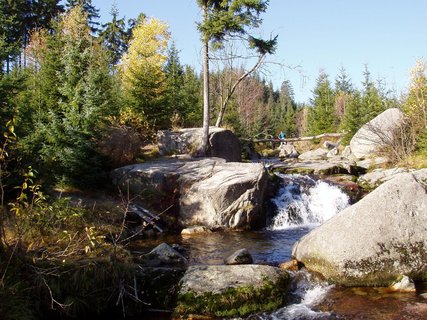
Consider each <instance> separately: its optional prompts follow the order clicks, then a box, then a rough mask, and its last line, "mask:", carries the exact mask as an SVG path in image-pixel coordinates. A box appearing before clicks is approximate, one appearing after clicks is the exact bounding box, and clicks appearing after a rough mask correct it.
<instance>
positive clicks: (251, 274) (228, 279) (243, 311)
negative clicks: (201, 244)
mask: <svg viewBox="0 0 427 320" xmlns="http://www.w3.org/2000/svg"><path fill="white" fill-rule="evenodd" d="M288 282H289V275H288V274H287V273H286V272H285V271H282V270H280V269H278V268H275V267H271V266H265V265H232V266H225V265H222V266H193V267H190V268H188V270H187V271H186V272H185V275H184V277H183V278H182V280H181V282H180V291H179V294H178V303H177V307H176V308H175V314H177V315H181V316H184V315H189V314H192V315H208V316H215V317H219V318H224V317H242V316H247V315H249V314H251V313H257V312H266V311H272V310H275V309H277V308H279V307H280V306H282V305H283V304H284V302H285V295H286V290H287V286H288Z"/></svg>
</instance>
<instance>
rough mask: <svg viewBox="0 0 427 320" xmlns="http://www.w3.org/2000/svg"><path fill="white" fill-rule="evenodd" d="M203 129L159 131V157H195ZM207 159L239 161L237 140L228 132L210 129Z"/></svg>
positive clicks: (239, 152) (200, 142)
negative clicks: (181, 155)
mask: <svg viewBox="0 0 427 320" xmlns="http://www.w3.org/2000/svg"><path fill="white" fill-rule="evenodd" d="M202 138H203V128H186V129H180V130H178V131H169V130H161V131H158V133H157V140H158V144H159V152H160V154H161V155H169V154H174V153H177V154H189V155H192V156H194V155H197V152H198V151H199V149H200V148H201V145H202ZM206 155H207V156H208V157H218V158H222V159H225V160H226V161H231V162H240V161H241V145H240V141H239V139H238V138H237V137H236V135H235V134H234V133H233V132H231V131H230V130H227V129H223V128H217V127H210V128H209V147H208V151H207V154H206Z"/></svg>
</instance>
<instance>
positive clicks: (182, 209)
mask: <svg viewBox="0 0 427 320" xmlns="http://www.w3.org/2000/svg"><path fill="white" fill-rule="evenodd" d="M111 177H112V180H113V184H114V185H117V186H119V187H120V188H121V189H122V190H123V191H124V192H128V191H129V193H130V195H131V196H139V195H144V194H145V193H147V192H148V191H149V192H153V193H154V192H155V193H156V194H158V196H157V197H155V198H154V200H155V201H157V202H156V203H160V204H170V205H173V206H176V207H177V208H179V214H178V217H177V219H178V221H177V222H178V224H180V225H181V226H182V227H184V228H185V227H187V226H194V225H201V226H205V227H207V228H210V229H214V228H227V229H228V228H232V229H250V228H251V227H255V226H258V227H259V226H260V225H262V223H263V222H264V213H263V210H262V205H263V203H264V199H265V197H266V192H265V191H266V189H267V182H268V174H267V172H266V170H265V168H264V167H263V165H262V164H260V163H239V162H227V163H226V162H225V160H223V159H218V158H204V159H198V160H192V161H181V160H169V161H159V162H151V163H141V164H136V165H132V166H126V167H123V168H119V169H116V170H114V171H113V172H112V173H111ZM164 216H166V215H164ZM174 224H175V225H177V224H176V223H174Z"/></svg>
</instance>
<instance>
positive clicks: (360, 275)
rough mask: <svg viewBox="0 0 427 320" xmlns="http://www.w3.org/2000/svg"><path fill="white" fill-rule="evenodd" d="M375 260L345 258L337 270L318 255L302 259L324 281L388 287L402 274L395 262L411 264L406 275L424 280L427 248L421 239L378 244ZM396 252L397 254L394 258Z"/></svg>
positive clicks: (402, 264)
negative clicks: (422, 264) (410, 268)
mask: <svg viewBox="0 0 427 320" xmlns="http://www.w3.org/2000/svg"><path fill="white" fill-rule="evenodd" d="M378 248H379V252H380V254H378V257H377V258H376V259H372V258H366V259H362V260H358V261H347V262H346V263H345V264H344V267H343V268H342V270H343V271H342V273H338V271H337V267H336V266H335V265H334V264H331V263H329V262H327V261H326V260H324V259H322V258H319V257H311V258H309V259H302V260H303V263H304V265H305V266H306V268H307V269H308V270H309V271H313V272H317V273H320V274H321V275H322V276H323V277H324V278H325V279H326V280H327V281H329V282H332V283H338V284H340V285H343V286H348V287H350V286H373V287H378V286H390V285H391V284H392V283H393V282H395V281H397V280H398V279H399V277H400V276H401V271H399V270H398V269H396V263H398V265H401V266H412V270H413V271H412V272H409V273H408V272H406V275H407V276H409V277H410V278H412V279H414V280H421V281H423V280H425V279H427V278H426V275H427V274H426V272H425V270H426V269H425V267H422V266H421V264H420V262H421V261H426V260H427V250H426V248H425V246H424V243H423V242H416V243H412V244H401V243H398V242H396V243H391V244H389V245H388V246H385V245H384V244H381V243H379V244H378ZM396 254H397V255H398V256H397V257H396Z"/></svg>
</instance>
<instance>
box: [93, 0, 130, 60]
mask: <svg viewBox="0 0 427 320" xmlns="http://www.w3.org/2000/svg"><path fill="white" fill-rule="evenodd" d="M110 14H111V21H110V22H108V23H106V24H103V25H102V31H101V32H100V34H99V36H100V39H101V41H102V43H103V45H104V47H105V48H107V50H108V52H109V55H110V61H111V62H110V63H111V65H112V66H114V65H116V64H117V63H118V62H119V60H120V59H121V57H122V55H123V53H124V52H126V50H127V48H128V41H129V35H128V33H127V31H126V23H125V20H124V19H123V18H122V19H118V16H119V11H118V9H117V7H116V6H113V7H112V8H111V12H110Z"/></svg>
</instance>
